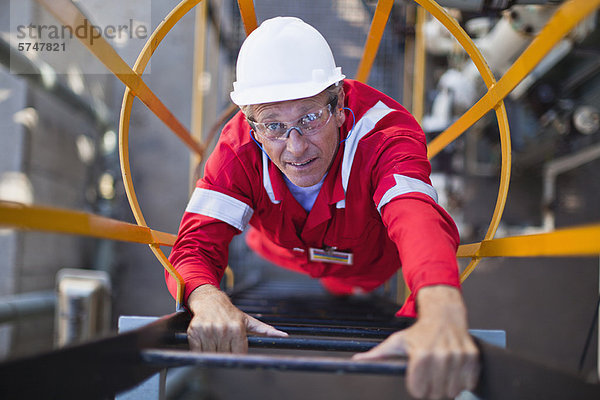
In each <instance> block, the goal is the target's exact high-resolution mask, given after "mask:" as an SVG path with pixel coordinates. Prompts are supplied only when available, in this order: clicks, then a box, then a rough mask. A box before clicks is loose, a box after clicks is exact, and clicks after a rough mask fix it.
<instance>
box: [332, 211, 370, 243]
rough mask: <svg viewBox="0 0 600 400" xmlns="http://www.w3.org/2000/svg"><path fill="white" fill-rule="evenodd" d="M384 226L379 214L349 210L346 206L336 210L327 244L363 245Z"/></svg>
mask: <svg viewBox="0 0 600 400" xmlns="http://www.w3.org/2000/svg"><path fill="white" fill-rule="evenodd" d="M381 227H382V222H381V219H379V214H377V215H375V216H374V215H372V214H371V213H369V212H364V210H363V211H362V212H360V213H358V212H350V213H349V212H348V209H346V208H340V209H337V210H336V213H335V216H334V218H333V221H332V223H331V225H330V229H329V231H328V232H327V234H326V236H325V244H326V245H327V246H335V247H337V248H339V249H350V248H356V247H361V245H363V244H365V243H366V242H369V241H370V240H372V239H373V236H375V235H378V234H379V232H378V231H379V230H380V229H381Z"/></svg>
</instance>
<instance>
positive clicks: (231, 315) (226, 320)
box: [187, 285, 288, 353]
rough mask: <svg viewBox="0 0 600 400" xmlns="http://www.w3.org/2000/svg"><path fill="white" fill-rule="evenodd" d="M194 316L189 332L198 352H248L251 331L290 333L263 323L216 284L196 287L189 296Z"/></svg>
mask: <svg viewBox="0 0 600 400" xmlns="http://www.w3.org/2000/svg"><path fill="white" fill-rule="evenodd" d="M188 307H189V308H190V310H191V311H192V314H193V317H192V320H191V322H190V325H189V326H188V330H187V334H188V341H189V344H190V348H191V349H192V350H195V351H210V352H220V353H246V352H248V339H247V338H246V335H247V334H254V335H260V336H271V337H287V336H288V335H287V333H285V332H282V331H280V330H277V329H275V328H273V327H272V326H271V325H267V324H265V323H263V322H260V321H259V320H257V319H256V318H253V317H251V316H249V315H247V314H245V313H243V312H242V311H240V310H239V309H238V308H237V307H235V306H234V305H233V304H232V303H231V301H230V300H229V297H228V296H227V295H226V294H225V293H223V292H222V291H221V290H219V289H218V288H216V287H214V286H212V285H202V286H199V287H198V288H196V289H195V290H194V291H193V292H192V293H191V294H190V296H189V297H188Z"/></svg>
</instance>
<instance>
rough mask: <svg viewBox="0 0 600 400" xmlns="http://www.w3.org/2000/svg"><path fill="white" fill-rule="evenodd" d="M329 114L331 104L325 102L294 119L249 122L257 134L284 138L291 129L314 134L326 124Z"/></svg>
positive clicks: (303, 133) (307, 134)
mask: <svg viewBox="0 0 600 400" xmlns="http://www.w3.org/2000/svg"><path fill="white" fill-rule="evenodd" d="M331 115H332V113H331V104H327V105H326V106H325V107H323V108H321V109H320V110H318V111H315V112H312V113H309V114H306V115H304V116H303V117H302V118H300V119H298V120H296V121H292V122H266V123H261V122H253V121H251V124H252V126H253V128H254V130H255V131H256V132H257V133H258V134H259V135H261V136H263V137H265V138H267V139H271V140H286V139H287V138H288V136H289V134H290V132H291V131H292V129H297V130H298V131H299V132H300V133H301V134H302V135H306V136H311V135H314V134H315V133H317V132H318V131H319V129H321V128H322V127H324V126H325V125H327V123H328V122H329V120H330V119H331Z"/></svg>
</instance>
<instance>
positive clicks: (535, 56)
mask: <svg viewBox="0 0 600 400" xmlns="http://www.w3.org/2000/svg"><path fill="white" fill-rule="evenodd" d="M416 1H417V2H420V1H421V0H416ZM599 6H600V0H569V1H566V2H565V3H563V4H562V5H561V6H560V8H559V9H558V10H557V11H556V12H555V13H554V15H553V16H552V18H551V19H550V21H548V23H547V24H546V26H545V27H544V28H543V29H542V31H541V32H540V33H539V34H538V35H537V37H536V38H535V39H534V40H533V42H532V43H531V44H530V45H529V46H528V47H527V49H525V51H524V52H523V53H522V54H521V56H520V57H519V58H518V59H517V60H516V61H515V63H514V64H513V65H512V66H511V67H510V68H509V70H508V71H507V72H506V74H504V76H503V77H502V78H501V79H500V80H499V81H498V83H497V84H495V85H494V86H492V87H491V88H490V89H489V90H488V91H487V93H486V94H485V95H484V96H483V97H482V98H481V99H480V100H479V101H478V102H477V103H475V105H474V106H473V107H471V108H470V109H469V110H468V111H467V112H466V113H465V114H463V115H462V116H461V117H460V118H459V119H458V120H457V121H456V122H454V123H453V124H452V125H451V126H450V127H449V128H448V129H446V131H445V132H443V133H442V134H441V135H439V136H438V137H436V138H435V139H434V140H433V141H432V142H431V143H430V144H429V157H430V158H431V157H433V156H435V155H436V154H437V153H439V152H440V151H441V150H442V149H443V148H444V147H445V146H447V145H448V144H450V143H451V142H452V141H454V140H455V139H456V138H457V137H459V136H460V135H461V134H462V133H463V132H464V131H465V130H467V129H468V128H469V127H471V126H472V125H473V124H474V123H475V122H476V121H478V120H479V119H480V118H481V117H483V116H484V115H485V114H486V113H487V112H488V111H490V110H492V109H494V108H495V107H496V106H497V105H498V104H499V103H500V102H501V101H502V99H504V98H505V97H506V96H507V95H508V94H509V93H510V92H511V91H512V90H513V89H514V88H515V87H516V86H517V85H518V84H519V83H520V82H521V81H522V80H523V79H524V78H525V77H526V76H527V75H528V74H529V73H530V72H531V71H532V70H533V68H535V66H536V65H537V64H538V63H539V62H540V61H541V60H542V59H543V58H544V57H545V56H546V55H547V54H548V53H549V52H550V50H552V48H553V47H554V46H555V45H556V44H557V43H558V42H559V41H560V40H561V39H562V38H563V37H564V36H565V35H566V34H567V33H568V32H569V31H570V30H571V29H573V28H574V27H575V25H577V23H579V22H580V21H581V20H583V19H584V18H585V17H587V16H588V15H590V14H591V13H592V12H594V10H595V9H596V8H598V7H599Z"/></svg>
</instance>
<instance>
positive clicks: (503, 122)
mask: <svg viewBox="0 0 600 400" xmlns="http://www.w3.org/2000/svg"><path fill="white" fill-rule="evenodd" d="M415 2H416V3H418V4H419V5H421V6H422V7H423V8H424V9H426V10H427V11H428V12H429V13H430V14H431V15H433V16H434V17H435V18H436V19H437V20H438V21H440V22H441V23H442V24H443V25H444V26H445V27H446V29H448V30H449V31H450V33H451V34H452V35H453V36H454V37H455V38H456V40H457V41H458V42H459V43H460V44H461V46H462V47H463V49H464V50H465V51H466V52H467V54H468V55H469V57H470V58H471V60H472V61H473V63H474V64H475V67H476V68H477V70H478V71H479V74H480V75H481V77H482V79H483V81H484V83H485V85H486V86H487V87H488V89H489V88H490V87H493V86H494V85H495V84H496V80H495V78H494V75H493V74H492V71H491V70H490V67H489V66H488V65H487V63H486V61H485V59H484V58H483V55H482V54H481V52H480V51H479V49H478V48H477V47H476V46H475V43H474V42H473V40H472V39H471V38H470V37H469V35H467V33H466V32H465V31H464V30H463V29H462V27H461V26H460V25H459V23H458V22H457V21H456V20H455V19H454V18H452V17H451V16H450V15H449V14H448V13H447V12H446V11H445V10H444V9H443V8H442V7H440V5H439V4H437V3H436V2H435V1H433V0H415ZM495 111H496V118H497V119H498V127H499V130H500V147H501V152H502V166H501V169H500V187H499V189H498V197H497V199H496V205H495V208H494V213H493V215H492V220H491V222H490V226H489V228H488V230H487V232H486V234H485V237H484V240H487V239H491V238H493V237H494V235H495V234H496V231H497V230H498V226H499V225H500V220H501V219H502V214H503V213H504V207H505V205H506V198H507V197H508V187H509V183H510V171H511V143H510V130H509V127H508V117H507V114H506V108H505V106H504V102H503V101H500V102H499V104H498V105H497V106H496V107H495ZM467 128H468V126H466V127H465V130H466V129H467ZM461 133H464V130H463V131H462V132H461ZM442 135H443V133H442ZM440 150H441V148H440V149H437V150H436V149H435V148H433V149H432V147H431V146H430V149H429V153H428V156H429V158H433V157H434V156H435V155H436V154H437V153H439V151H440ZM479 261H480V258H479V257H473V258H472V260H471V262H470V263H469V265H468V266H467V267H466V269H465V270H464V271H463V273H462V274H461V282H462V281H464V280H465V279H466V278H467V277H468V276H469V274H470V273H471V272H472V271H473V270H474V269H475V267H476V266H477V264H478V263H479Z"/></svg>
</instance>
